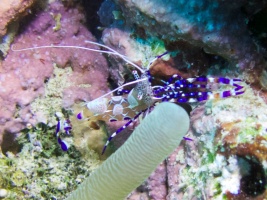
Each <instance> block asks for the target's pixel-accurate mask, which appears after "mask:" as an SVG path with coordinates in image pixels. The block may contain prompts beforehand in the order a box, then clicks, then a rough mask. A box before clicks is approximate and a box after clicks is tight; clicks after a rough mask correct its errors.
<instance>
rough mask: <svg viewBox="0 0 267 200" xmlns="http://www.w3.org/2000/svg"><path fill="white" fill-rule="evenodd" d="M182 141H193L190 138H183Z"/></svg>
mask: <svg viewBox="0 0 267 200" xmlns="http://www.w3.org/2000/svg"><path fill="white" fill-rule="evenodd" d="M183 138H184V140H188V141H193V140H192V139H191V138H188V137H183Z"/></svg>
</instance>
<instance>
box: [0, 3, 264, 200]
mask: <svg viewBox="0 0 267 200" xmlns="http://www.w3.org/2000/svg"><path fill="white" fill-rule="evenodd" d="M2 2H6V1H1V3H2ZM18 2H21V3H22V2H28V3H29V2H31V3H32V2H33V1H18ZM1 3H0V5H1ZM28 3H27V6H28V7H29V6H30V3H29V4H28ZM5 5H6V4H5ZM23 5H26V3H25V4H23ZM81 5H82V4H77V1H63V0H62V1H60V0H56V1H49V2H48V7H46V8H45V9H39V10H38V11H36V12H33V14H32V15H30V16H28V17H27V18H24V20H25V19H26V20H25V21H26V22H25V21H24V22H23V23H24V24H23V27H21V29H19V32H18V33H17V36H16V37H15V34H13V35H12V36H8V37H5V38H8V39H9V41H8V42H6V43H5V45H7V46H9V44H10V43H11V41H12V40H13V38H14V37H15V39H14V42H13V49H14V50H19V49H23V48H28V47H37V46H41V45H46V46H50V45H75V46H83V47H88V48H94V49H100V48H99V47H98V46H95V45H92V44H88V43H87V42H86V40H90V41H97V42H99V43H104V44H105V45H107V46H109V47H111V48H113V49H115V50H116V51H118V52H119V53H121V54H122V55H125V56H127V57H128V58H129V59H130V60H131V61H132V62H134V63H135V64H138V65H139V66H143V67H144V68H147V69H148V68H149V70H150V72H151V74H152V75H153V76H155V77H157V78H158V77H159V78H162V79H164V78H166V77H169V76H171V75H173V74H178V75H180V76H182V77H183V78H189V77H195V76H202V75H204V76H212V77H220V76H226V77H230V78H240V79H242V80H245V81H246V83H242V84H243V86H244V87H245V88H246V92H245V94H243V95H240V96H237V97H230V98H226V99H219V100H209V101H207V102H205V103H199V102H197V103H193V104H192V107H193V111H192V112H191V117H190V118H191V129H190V131H189V133H188V135H187V137H188V138H191V139H192V140H193V141H188V140H185V141H182V143H181V145H180V146H179V147H177V149H176V150H175V151H174V152H173V153H172V154H171V155H170V156H169V157H168V158H166V160H165V161H164V162H162V163H160V164H159V166H158V168H157V169H156V170H155V172H154V173H152V174H151V176H150V177H149V178H148V179H147V180H146V181H145V182H144V183H143V184H142V185H141V186H139V187H138V188H137V189H136V190H135V191H133V192H132V193H131V194H129V196H128V197H127V199H128V200H141V199H142V200H149V199H155V200H165V199H166V200H173V199H188V200H189V199H215V200H216V199H218V200H219V199H233V200H235V199H242V200H243V199H248V200H250V199H251V200H255V199H257V200H262V199H266V196H267V191H266V181H267V157H266V155H267V141H266V140H267V132H266V130H267V111H266V110H267V106H266V102H267V98H266V97H267V96H266V93H265V92H264V91H262V90H261V89H266V88H267V87H266V85H267V84H266V83H267V81H266V80H267V75H266V74H267V73H266V71H265V70H266V48H267V46H266V44H267V43H266V44H265V43H264V41H265V39H266V35H267V31H266V32H261V33H260V34H259V35H260V36H255V35H254V34H252V30H251V27H249V26H250V23H251V21H250V20H251V18H253V17H254V15H255V14H256V13H258V12H260V11H261V10H262V9H263V11H264V9H266V5H267V1H265V0H263V1H250V0H240V1H229V0H226V1H219V0H218V1H207V0H200V1H197V0H196V1H194V0H189V1H184V0H176V1H175V0H174V1H168V2H164V1H161V0H140V1H139V0H132V1H128V0H125V1H122V0H114V2H113V1H111V0H106V1H105V2H104V3H103V6H102V7H101V8H100V10H99V12H98V14H99V15H100V19H101V21H102V23H103V24H99V27H97V28H98V30H101V31H102V38H101V39H99V40H97V39H96V38H95V36H94V35H92V33H91V32H90V31H88V29H87V27H86V26H85V17H84V12H86V9H85V8H83V7H82V6H81ZM0 7H1V6H0ZM28 7H27V8H28ZM1 8H3V7H1ZM0 11H1V9H0ZM12 12H13V11H12ZM12 12H11V13H12ZM266 13H267V12H266ZM13 14H14V13H13ZM13 14H12V16H13V17H14V15H13ZM263 14H264V13H263ZM0 16H3V15H1V14H0ZM6 17H8V16H7V15H6ZM19 18H20V20H21V21H23V19H21V18H22V15H20V16H19ZM0 19H1V18H0ZM260 19H262V18H260ZM8 20H10V18H8ZM8 20H6V19H5V20H3V23H4V24H3V26H1V27H3V30H2V31H3V34H5V27H6V24H8ZM262 21H264V20H262ZM87 23H90V22H88V21H87ZM2 31H1V30H0V35H1V33H2ZM16 31H17V27H14V29H13V32H16ZM259 38H261V40H259ZM3 42H5V41H3ZM264 44H265V45H264ZM0 48H1V47H0ZM5 49H8V48H5ZM166 51H169V54H167V55H166V56H164V57H162V58H161V59H159V60H158V61H157V62H155V63H154V64H153V65H152V66H151V65H150V62H151V60H153V59H154V58H155V57H156V56H158V55H161V54H163V53H164V52H166ZM3 52H4V53H3V55H4V57H5V55H7V56H6V57H5V59H3V61H1V62H0V141H1V147H2V152H3V154H0V162H1V163H2V164H1V165H0V191H2V190H3V191H4V192H6V191H8V194H5V193H4V194H5V195H14V196H15V197H17V196H20V197H21V199H26V198H33V199H34V198H35V199H48V198H58V199H59V198H65V197H67V196H68V194H69V192H71V191H72V190H74V189H75V187H76V186H77V185H78V184H79V183H81V182H82V180H84V178H85V176H88V175H89V173H91V171H92V170H93V169H94V168H96V167H98V166H99V165H100V164H101V162H102V161H103V159H105V157H107V156H109V154H110V153H111V152H112V151H114V150H115V149H116V148H119V146H121V145H123V142H124V141H125V140H126V139H127V137H128V136H129V135H130V134H131V132H132V130H134V128H135V127H136V126H137V125H138V123H139V122H140V123H142V120H140V121H138V120H137V122H135V123H133V124H132V125H131V126H129V128H128V129H125V130H124V131H123V132H122V133H120V134H119V135H118V136H116V138H114V140H113V141H114V142H112V143H111V145H110V146H111V147H109V148H108V149H107V152H106V155H104V156H103V157H100V156H99V155H100V154H101V150H102V148H103V145H104V144H105V142H106V140H107V138H108V136H109V135H110V134H112V133H113V132H115V131H116V130H117V129H119V128H120V127H121V126H123V125H124V124H125V121H118V122H115V123H113V122H110V123H105V122H103V121H100V122H99V121H98V120H95V121H93V120H91V121H90V120H89V121H88V120H84V121H83V122H81V121H78V120H77V119H76V116H75V115H71V116H70V120H71V124H72V128H73V129H72V130H73V133H72V134H71V136H68V137H66V140H67V141H68V142H69V144H71V147H70V150H69V151H68V152H66V153H65V154H64V153H63V152H62V151H61V149H60V147H59V146H58V144H57V141H56V138H55V136H54V132H55V130H54V129H53V128H51V127H53V126H54V125H56V123H57V119H56V118H55V116H54V114H55V113H56V112H59V113H60V111H61V110H62V108H64V109H67V110H68V111H69V112H70V113H71V112H73V113H74V114H77V113H78V112H80V108H81V107H82V108H86V107H85V104H84V102H85V101H90V100H93V99H95V98H97V97H99V96H101V95H103V94H105V93H106V92H108V91H109V90H110V89H114V88H115V87H118V86H119V85H122V84H123V83H125V82H127V81H129V80H133V75H132V70H133V69H134V67H132V66H130V65H129V64H125V62H124V61H123V60H122V59H121V58H118V57H116V56H113V55H109V56H106V57H104V56H103V55H102V54H100V53H97V52H90V51H84V50H77V49H72V48H62V49H61V48H47V49H35V50H27V51H12V50H9V51H7V50H5V51H3ZM259 83H260V84H261V85H262V87H261V86H260V84H259ZM226 88H227V86H225V87H222V88H212V89H214V90H221V91H223V90H226ZM80 102H83V103H82V104H79V105H78V104H75V103H80ZM74 104H75V106H77V105H78V106H79V107H78V108H77V107H75V106H74V107H73V105H74ZM61 114H62V113H61ZM170 120H171V119H170ZM39 122H42V123H43V124H45V126H44V127H46V128H44V129H43V128H39V126H38V123H39ZM25 127H27V128H26V129H24V128H25ZM22 129H24V130H23V131H21V130H22ZM25 132H26V134H25ZM17 135H20V136H24V137H23V138H24V140H23V141H22V142H21V143H20V145H19V147H18V145H17V144H14V143H12V142H13V140H14V139H15V138H16V136H17ZM25 138H26V139H25ZM25 140H27V141H25ZM14 147H15V148H14ZM75 147H76V148H75ZM13 148H14V149H15V150H14V151H13ZM18 149H19V151H20V153H18V154H16V155H14V154H13V153H10V152H9V151H13V152H14V153H17V152H18ZM76 149H78V151H79V152H77V150H76ZM151 154H153V152H151ZM80 159H82V160H81V161H80ZM101 160H102V161H101ZM144 164H145V163H144ZM76 165H77V166H79V167H78V168H76ZM7 169H8V170H7ZM36 169H37V170H36ZM87 169H89V170H87ZM15 171H17V173H14V172H15ZM5 172H6V174H4V173H5ZM69 174H71V177H69V176H70V175H69ZM57 175H58V176H57ZM50 176H51V178H49V177H50ZM28 177H32V178H30V179H28ZM39 177H42V178H39ZM32 180H36V181H35V182H34V183H32V182H31V181H32ZM43 180H44V181H43ZM42 182H43V183H42ZM53 182H54V183H55V184H53ZM44 183H45V184H47V186H45V185H42V184H44ZM5 186H7V187H5ZM25 188H26V189H25ZM47 191H48V192H47ZM53 195H54V196H53ZM24 197H25V198H24Z"/></svg>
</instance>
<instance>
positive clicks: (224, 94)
mask: <svg viewBox="0 0 267 200" xmlns="http://www.w3.org/2000/svg"><path fill="white" fill-rule="evenodd" d="M230 96H231V91H230V90H227V91H224V92H223V93H222V97H223V98H226V97H230Z"/></svg>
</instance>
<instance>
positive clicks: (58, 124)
mask: <svg viewBox="0 0 267 200" xmlns="http://www.w3.org/2000/svg"><path fill="white" fill-rule="evenodd" d="M59 131H60V121H58V122H57V128H56V134H58V132H59Z"/></svg>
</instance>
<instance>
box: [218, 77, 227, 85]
mask: <svg viewBox="0 0 267 200" xmlns="http://www.w3.org/2000/svg"><path fill="white" fill-rule="evenodd" d="M218 83H224V84H229V83H230V79H229V78H224V77H220V78H219V79H218Z"/></svg>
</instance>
